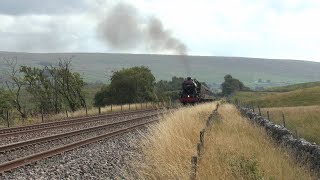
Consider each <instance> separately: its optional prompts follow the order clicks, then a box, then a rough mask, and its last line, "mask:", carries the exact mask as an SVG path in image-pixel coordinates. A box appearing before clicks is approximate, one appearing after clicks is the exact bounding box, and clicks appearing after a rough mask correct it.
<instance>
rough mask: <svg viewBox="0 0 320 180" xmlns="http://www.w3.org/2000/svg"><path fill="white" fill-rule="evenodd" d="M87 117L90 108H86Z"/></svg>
mask: <svg viewBox="0 0 320 180" xmlns="http://www.w3.org/2000/svg"><path fill="white" fill-rule="evenodd" d="M86 116H88V108H87V106H86Z"/></svg>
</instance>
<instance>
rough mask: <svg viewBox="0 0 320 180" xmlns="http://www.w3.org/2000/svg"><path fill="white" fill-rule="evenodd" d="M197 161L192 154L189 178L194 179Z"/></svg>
mask: <svg viewBox="0 0 320 180" xmlns="http://www.w3.org/2000/svg"><path fill="white" fill-rule="evenodd" d="M197 163H198V157H197V156H192V157H191V174H190V180H195V179H196V175H197Z"/></svg>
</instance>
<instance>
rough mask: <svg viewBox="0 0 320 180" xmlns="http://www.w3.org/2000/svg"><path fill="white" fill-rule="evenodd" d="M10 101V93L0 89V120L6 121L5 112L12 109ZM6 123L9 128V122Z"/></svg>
mask: <svg viewBox="0 0 320 180" xmlns="http://www.w3.org/2000/svg"><path fill="white" fill-rule="evenodd" d="M12 101H13V97H11V95H10V93H9V92H7V91H5V90H4V89H3V88H0V118H2V119H4V120H6V119H7V112H8V111H10V110H11V109H12V108H13V107H12ZM7 123H8V126H9V122H7Z"/></svg>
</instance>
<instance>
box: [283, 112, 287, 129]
mask: <svg viewBox="0 0 320 180" xmlns="http://www.w3.org/2000/svg"><path fill="white" fill-rule="evenodd" d="M282 123H283V127H286V119H285V118H284V113H282Z"/></svg>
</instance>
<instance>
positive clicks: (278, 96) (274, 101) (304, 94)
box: [232, 86, 320, 107]
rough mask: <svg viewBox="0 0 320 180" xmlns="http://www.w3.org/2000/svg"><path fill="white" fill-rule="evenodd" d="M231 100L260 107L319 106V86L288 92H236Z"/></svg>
mask: <svg viewBox="0 0 320 180" xmlns="http://www.w3.org/2000/svg"><path fill="white" fill-rule="evenodd" d="M232 99H233V100H236V99H238V100H239V101H241V102H242V103H245V104H252V105H256V106H258V105H259V106H260V107H290V106H312V105H320V86H314V87H308V88H302V89H297V90H294V91H289V92H238V93H236V95H235V96H234V97H233V98H232Z"/></svg>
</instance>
